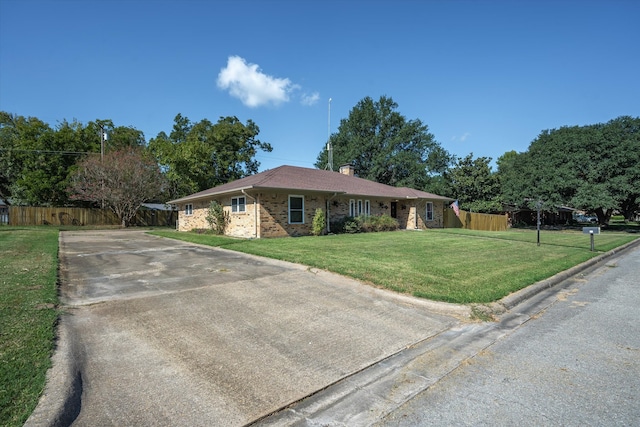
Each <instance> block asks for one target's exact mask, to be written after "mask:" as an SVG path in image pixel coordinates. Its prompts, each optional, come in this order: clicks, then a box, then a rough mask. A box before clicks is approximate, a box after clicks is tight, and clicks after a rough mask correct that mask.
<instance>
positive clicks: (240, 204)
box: [231, 196, 246, 213]
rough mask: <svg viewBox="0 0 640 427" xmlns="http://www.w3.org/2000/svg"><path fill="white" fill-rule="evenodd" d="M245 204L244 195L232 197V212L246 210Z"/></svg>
mask: <svg viewBox="0 0 640 427" xmlns="http://www.w3.org/2000/svg"><path fill="white" fill-rule="evenodd" d="M245 206H246V199H245V198H244V196H242V197H232V198H231V212H233V213H238V212H244V211H245V210H246V207H245Z"/></svg>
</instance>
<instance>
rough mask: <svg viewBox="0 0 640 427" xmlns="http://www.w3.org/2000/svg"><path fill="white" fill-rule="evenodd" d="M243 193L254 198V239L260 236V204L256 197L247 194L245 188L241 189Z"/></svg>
mask: <svg viewBox="0 0 640 427" xmlns="http://www.w3.org/2000/svg"><path fill="white" fill-rule="evenodd" d="M240 191H242V194H244V195H245V196H247V197H248V198H250V199H251V200H253V237H254V239H257V238H258V204H257V203H256V198H255V197H253V196H250V195H248V194H247V192H246V191H244V189H242V190H240Z"/></svg>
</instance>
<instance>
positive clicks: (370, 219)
mask: <svg viewBox="0 0 640 427" xmlns="http://www.w3.org/2000/svg"><path fill="white" fill-rule="evenodd" d="M357 219H358V221H359V222H360V229H361V230H362V231H363V232H375V231H393V230H397V229H398V227H399V225H398V221H397V220H396V219H395V218H392V217H391V216H389V215H386V214H384V215H380V216H359V217H358V218H357Z"/></svg>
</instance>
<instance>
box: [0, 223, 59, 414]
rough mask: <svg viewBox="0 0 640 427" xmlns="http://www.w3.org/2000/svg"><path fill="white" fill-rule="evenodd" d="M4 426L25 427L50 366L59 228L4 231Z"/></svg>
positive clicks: (0, 289)
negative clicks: (22, 426)
mask: <svg viewBox="0 0 640 427" xmlns="http://www.w3.org/2000/svg"><path fill="white" fill-rule="evenodd" d="M0 253H1V256H0V425H2V426H21V425H23V424H24V422H25V421H26V420H27V418H28V417H29V415H31V412H33V409H34V408H35V407H36V405H37V403H38V399H39V397H40V394H41V393H42V390H43V388H44V385H45V374H46V371H47V369H48V368H49V366H50V365H51V354H52V350H53V343H54V338H55V332H54V328H55V323H56V320H57V317H58V312H57V308H56V305H57V303H58V296H57V287H56V283H57V268H58V229H57V228H44V227H41V228H36V227H34V228H25V227H22V228H12V227H5V226H3V227H0Z"/></svg>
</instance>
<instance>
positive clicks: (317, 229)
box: [311, 208, 326, 236]
mask: <svg viewBox="0 0 640 427" xmlns="http://www.w3.org/2000/svg"><path fill="white" fill-rule="evenodd" d="M325 227H326V220H325V217H324V211H323V210H322V209H320V208H318V209H316V214H315V215H314V216H313V223H312V226H311V233H312V234H313V235H314V236H319V235H321V234H322V233H324V229H325Z"/></svg>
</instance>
